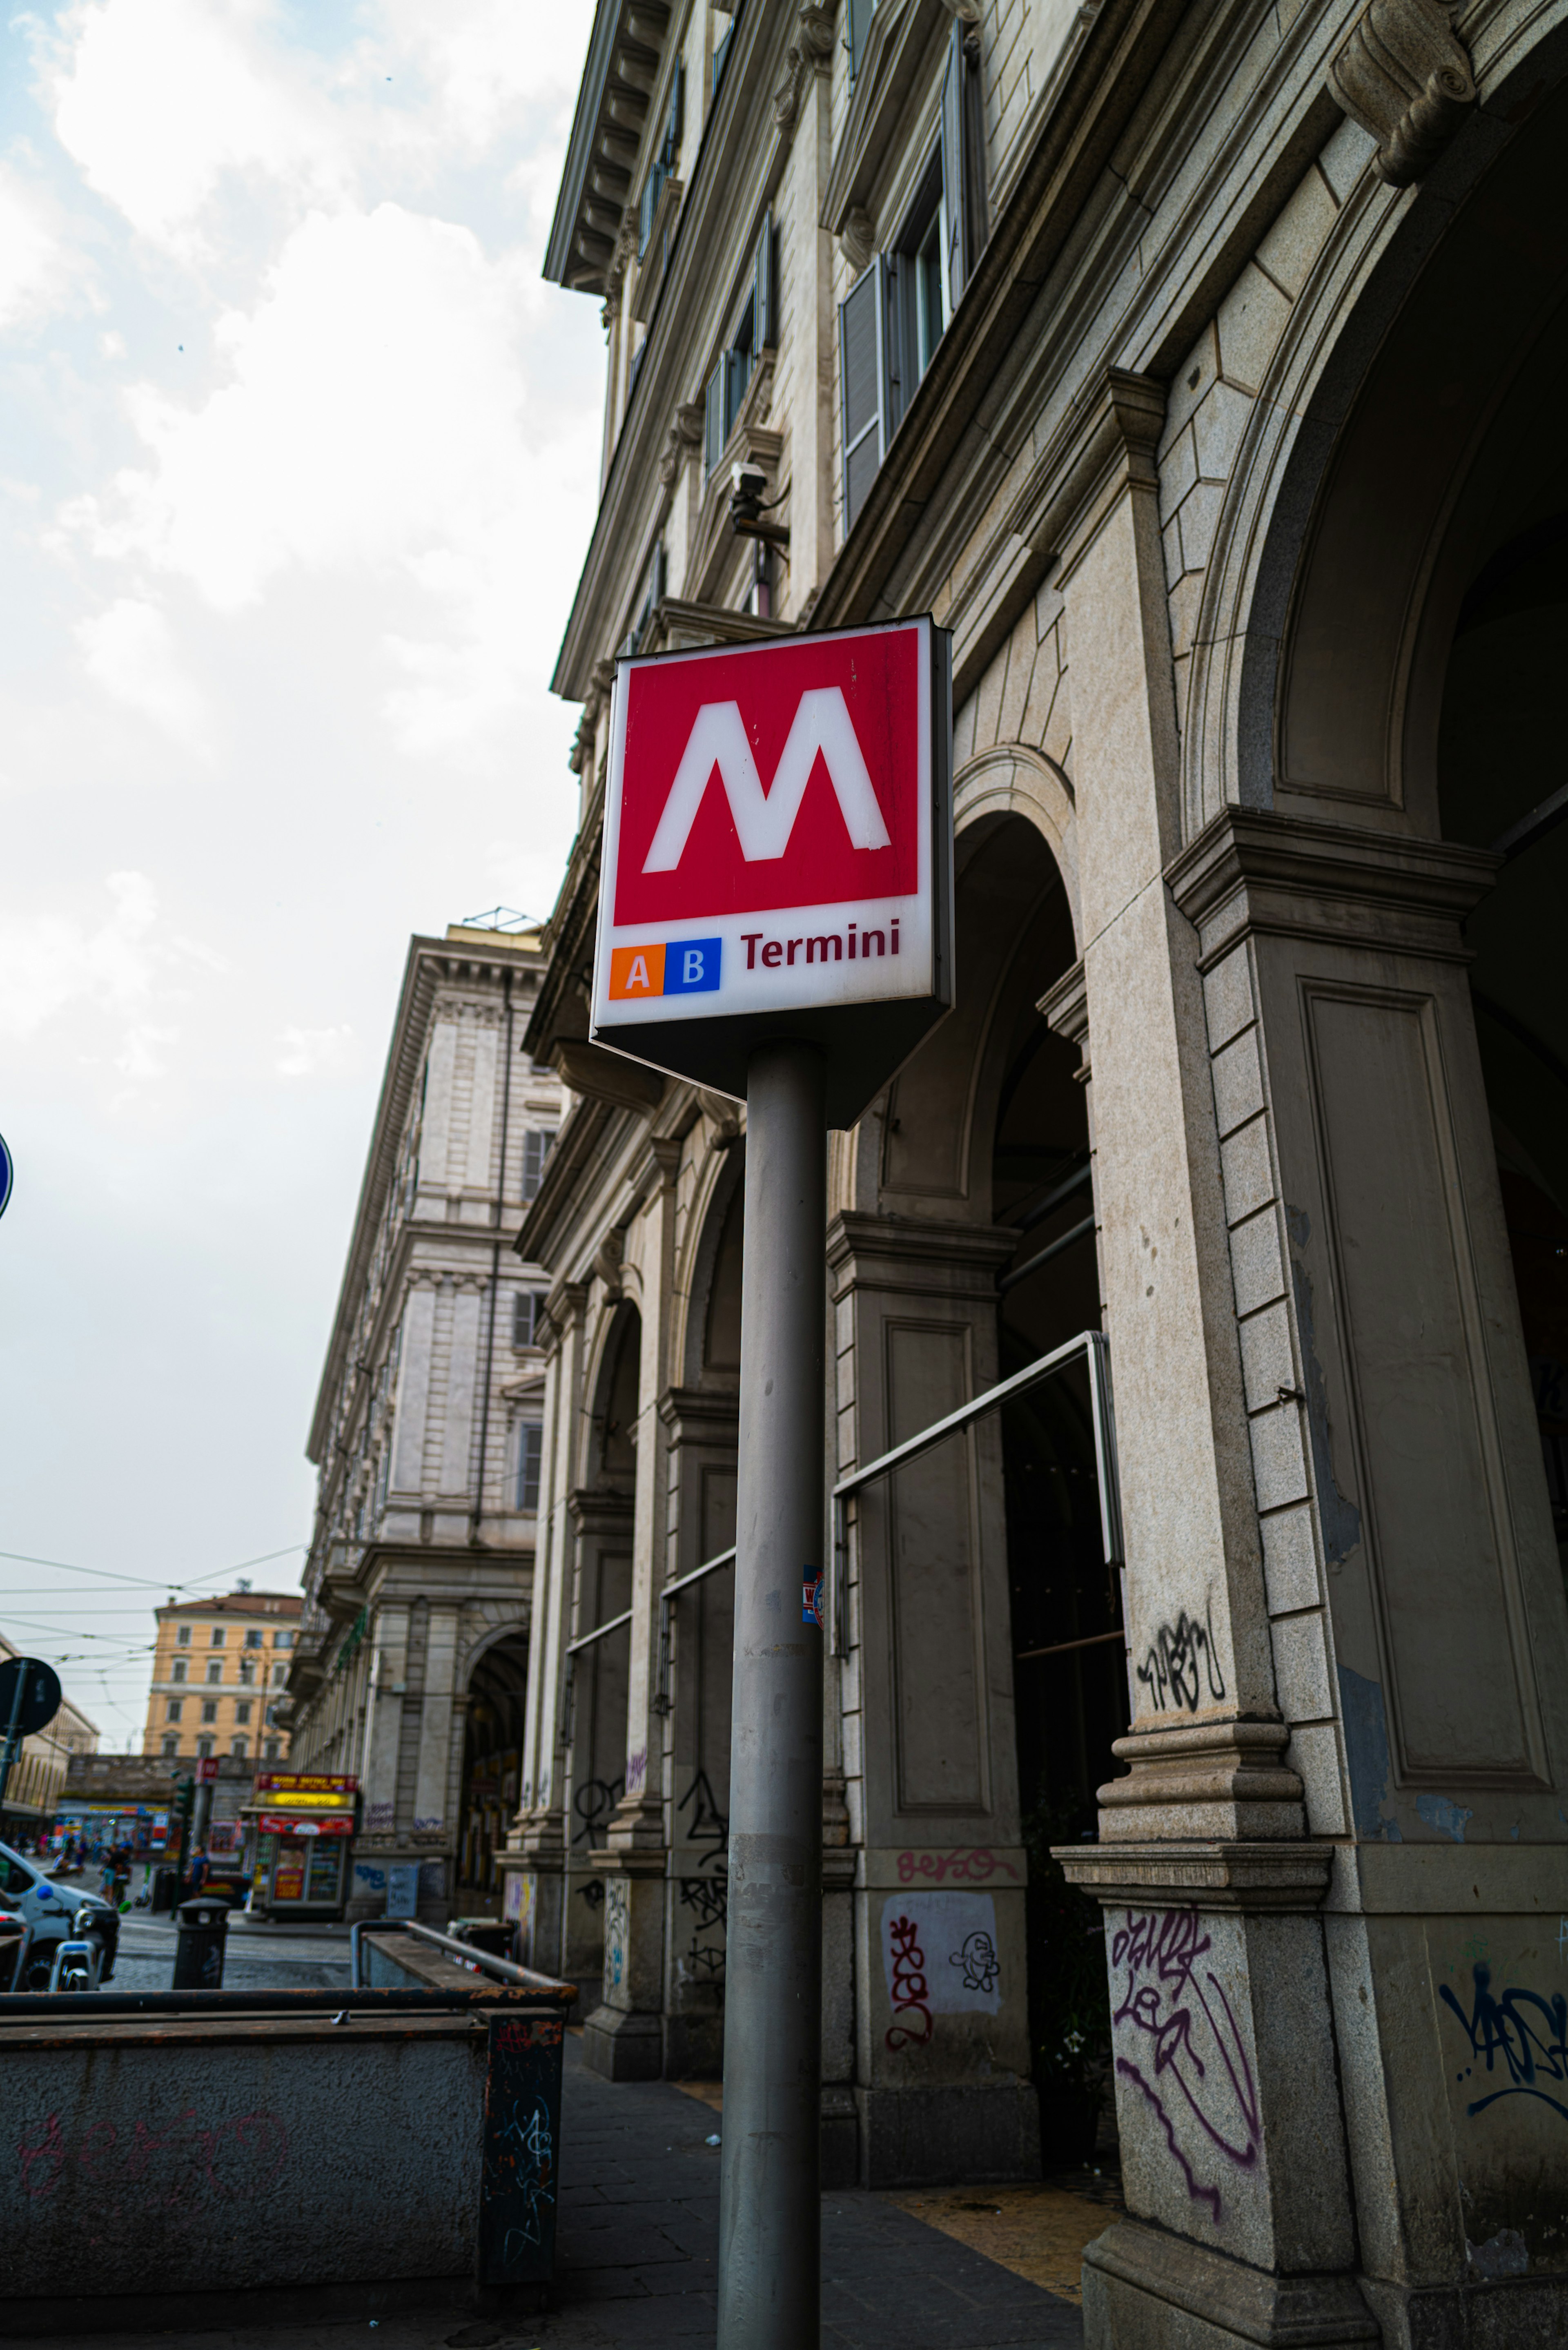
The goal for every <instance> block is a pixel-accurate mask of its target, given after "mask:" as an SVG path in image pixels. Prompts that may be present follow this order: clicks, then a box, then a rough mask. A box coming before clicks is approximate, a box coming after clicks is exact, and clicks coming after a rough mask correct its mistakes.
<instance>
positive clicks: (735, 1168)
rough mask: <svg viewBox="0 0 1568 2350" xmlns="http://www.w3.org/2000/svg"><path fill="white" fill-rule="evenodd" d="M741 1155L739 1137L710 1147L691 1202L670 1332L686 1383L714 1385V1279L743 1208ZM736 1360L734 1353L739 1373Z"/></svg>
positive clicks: (719, 1273) (720, 1271) (742, 1145)
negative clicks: (676, 1309)
mask: <svg viewBox="0 0 1568 2350" xmlns="http://www.w3.org/2000/svg"><path fill="white" fill-rule="evenodd" d="M745 1159H746V1146H745V1140H744V1138H743V1137H736V1138H732V1139H731V1140H730V1141H729V1143H728V1147H727V1148H725V1149H721V1150H714V1151H713V1152H711V1154H710V1157H709V1163H708V1165H707V1166H706V1167H705V1168H704V1169H703V1170H702V1172H701V1176H700V1177H699V1180H698V1191H697V1196H696V1198H695V1199H694V1200H693V1201H692V1203H691V1211H690V1216H689V1222H688V1229H687V1234H686V1247H685V1250H684V1255H685V1267H684V1277H683V1278H682V1279H681V1280H680V1281H679V1283H678V1284H677V1288H678V1294H679V1296H680V1310H681V1318H680V1322H679V1324H678V1326H677V1327H676V1329H675V1331H674V1333H673V1336H672V1344H671V1350H670V1351H671V1359H672V1362H673V1364H674V1365H675V1366H676V1367H677V1369H678V1371H679V1375H680V1378H681V1379H682V1380H683V1381H684V1383H685V1384H686V1385H687V1386H688V1387H693V1388H694V1387H701V1386H703V1385H704V1384H713V1381H712V1379H711V1373H712V1371H713V1370H714V1368H715V1366H714V1365H713V1364H712V1363H711V1362H710V1359H709V1355H710V1343H709V1342H710V1330H709V1326H710V1322H711V1315H712V1311H713V1305H714V1295H713V1292H714V1283H715V1280H716V1279H720V1280H722V1279H723V1278H724V1277H725V1273H726V1271H727V1270H728V1268H722V1266H721V1258H722V1255H723V1253H724V1252H725V1249H726V1244H727V1242H728V1243H730V1244H732V1243H733V1242H734V1240H735V1238H736V1235H735V1234H734V1233H733V1232H732V1230H731V1220H732V1218H735V1219H738V1218H739V1217H740V1215H741V1214H742V1197H743V1193H744V1190H745ZM738 1362H739V1357H736V1368H735V1378H738V1377H739V1370H738ZM725 1368H726V1369H727V1368H728V1366H725Z"/></svg>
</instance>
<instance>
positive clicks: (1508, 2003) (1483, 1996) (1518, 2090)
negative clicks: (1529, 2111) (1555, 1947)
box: [1438, 1959, 1568, 2122]
mask: <svg viewBox="0 0 1568 2350" xmlns="http://www.w3.org/2000/svg"><path fill="white" fill-rule="evenodd" d="M1470 1986H1471V1991H1472V2002H1471V2006H1470V2012H1469V2014H1468V2015H1467V2014H1466V2013H1465V2011H1464V2008H1463V2006H1462V2005H1461V2003H1460V2002H1459V2000H1458V1999H1457V1998H1456V1997H1455V1995H1454V1993H1453V1991H1450V1989H1449V1986H1448V1984H1447V1983H1440V1984H1439V1985H1438V1997H1439V1998H1440V1999H1441V2000H1442V2001H1443V2002H1444V2004H1445V2005H1446V2006H1448V2007H1449V2008H1450V2009H1451V2010H1452V2011H1453V2012H1454V2014H1455V2015H1457V2016H1458V2018H1459V2023H1460V2026H1461V2028H1462V2030H1463V2032H1464V2034H1465V2037H1466V2039H1467V2040H1468V2041H1469V2050H1470V2055H1471V2058H1472V2060H1473V2061H1472V2063H1470V2064H1467V2065H1465V2066H1464V2067H1463V2069H1462V2070H1461V2072H1460V2073H1459V2079H1460V2080H1461V2081H1464V2080H1471V2079H1473V2078H1474V2077H1475V2071H1476V2067H1477V2065H1480V2064H1485V2067H1486V2072H1487V2076H1488V2079H1489V2081H1491V2080H1495V2081H1498V2083H1499V2085H1498V2086H1497V2087H1496V2088H1490V2087H1489V2088H1488V2089H1487V2090H1486V2092H1485V2094H1484V2095H1480V2096H1478V2097H1473V2098H1472V2099H1471V2100H1470V2102H1469V2104H1468V2105H1467V2106H1466V2107H1465V2111H1466V2113H1467V2114H1468V2115H1469V2116H1470V2117H1471V2119H1472V2120H1473V2119H1474V2117H1475V2116H1476V2115H1477V2114H1482V2113H1485V2111H1486V2109H1487V2107H1488V2106H1495V2105H1497V2104H1498V2103H1499V2102H1500V2100H1501V2099H1502V2098H1504V2097H1539V2099H1540V2100H1541V2103H1542V2105H1543V2106H1551V2108H1552V2112H1553V2113H1554V2114H1561V2115H1562V2116H1563V2120H1564V2121H1565V2122H1568V2104H1564V2102H1563V2098H1562V2096H1560V2095H1559V2096H1552V2095H1551V2094H1550V2092H1549V2091H1548V2090H1546V2089H1545V2088H1543V2087H1542V2083H1543V2082H1546V2081H1551V2082H1553V2083H1560V2082H1568V2045H1565V2044H1564V2036H1565V2033H1568V1998H1565V1997H1564V1996H1563V1992H1562V1991H1552V1992H1549V1993H1543V1992H1542V1991H1523V1990H1521V1988H1520V1987H1519V1986H1518V1985H1517V1984H1511V1985H1510V1986H1509V1988H1508V1990H1507V1991H1493V1989H1492V1987H1491V1969H1490V1966H1488V1965H1487V1964H1486V1963H1485V1961H1484V1960H1479V1959H1478V1960H1476V1962H1475V1964H1474V1965H1473V1966H1472V1967H1471V1969H1470Z"/></svg>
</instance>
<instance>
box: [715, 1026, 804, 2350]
mask: <svg viewBox="0 0 1568 2350" xmlns="http://www.w3.org/2000/svg"><path fill="white" fill-rule="evenodd" d="M824 1079H825V1068H824V1063H823V1059H822V1056H821V1055H820V1054H819V1053H817V1052H816V1051H815V1050H814V1049H813V1048H812V1047H811V1046H810V1045H794V1044H787V1043H773V1044H766V1045H760V1046H759V1047H758V1048H757V1049H756V1050H755V1051H754V1052H753V1054H752V1055H751V1059H750V1063H749V1067H748V1082H747V1090H746V1201H745V1218H746V1224H745V1230H746V1245H745V1253H744V1257H743V1259H742V1296H741V1411H740V1475H739V1490H738V1494H737V1508H736V1545H735V1551H736V1555H735V1679H734V1700H733V1709H734V1710H733V1728H732V1747H731V1765H730V1846H729V1925H728V1957H727V1961H726V1966H725V2004H724V2128H723V2156H722V2170H721V2182H720V2200H719V2264H720V2265H719V2345H720V2350H817V2343H818V2340H819V2335H820V2306H821V2252H820V2234H821V2221H820V2200H819V2197H820V2186H819V2176H820V2157H819V2151H818V2140H819V2134H820V2129H821V2120H820V2102H821V2101H820V2088H819V2084H820V2080H821V2073H822V1674H823V1648H822V1643H823V1632H822V1613H823V1609H822V1593H823V1588H824V1586H823V1579H822V1570H823V1567H824V1565H826V1561H825V1559H824V1557H823V1555H822V1540H823V1514H822V1513H823V1409H824V1402H823V1396H824V1390H823V1378H824V1313H825V1307H824V1250H825V1244H826V1206H827V1172H826V1170H827V1129H826V1118H825V1102H824Z"/></svg>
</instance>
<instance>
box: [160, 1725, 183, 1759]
mask: <svg viewBox="0 0 1568 2350" xmlns="http://www.w3.org/2000/svg"><path fill="white" fill-rule="evenodd" d="M163 1752H165V1754H178V1753H179V1752H180V1733H179V1731H177V1730H171V1731H170V1733H169V1735H168V1737H167V1738H166V1739H165V1740H164V1741H163Z"/></svg>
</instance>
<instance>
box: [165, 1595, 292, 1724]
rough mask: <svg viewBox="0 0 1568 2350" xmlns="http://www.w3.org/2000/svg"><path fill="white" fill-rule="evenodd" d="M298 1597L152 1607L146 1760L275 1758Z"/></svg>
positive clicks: (195, 1601)
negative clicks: (149, 1757)
mask: <svg viewBox="0 0 1568 2350" xmlns="http://www.w3.org/2000/svg"><path fill="white" fill-rule="evenodd" d="M300 1607H301V1601H300V1596H299V1594H298V1592H297V1591H253V1590H252V1589H251V1588H250V1586H248V1584H241V1585H240V1586H237V1587H236V1588H235V1589H234V1590H233V1591H230V1592H226V1593H225V1594H224V1595H223V1596H222V1597H221V1598H213V1599H178V1600H176V1599H171V1601H170V1602H169V1604H168V1606H167V1607H155V1608H154V1609H153V1611H152V1613H153V1619H154V1622H155V1623H156V1625H157V1627H158V1629H157V1633H156V1636H155V1638H154V1641H153V1648H152V1679H151V1685H150V1687H149V1689H148V1692H147V1727H146V1730H145V1731H143V1733H142V1741H141V1751H142V1752H143V1754H148V1755H151V1754H158V1755H162V1756H172V1755H184V1756H187V1757H190V1756H201V1757H205V1756H207V1755H210V1754H217V1755H224V1754H226V1755H230V1756H234V1757H237V1758H239V1759H241V1760H243V1759H244V1758H245V1757H246V1756H249V1757H250V1758H251V1760H252V1761H253V1762H254V1761H258V1760H259V1761H261V1762H264V1763H282V1762H286V1760H287V1758H288V1737H287V1733H286V1731H284V1730H283V1729H282V1727H281V1726H280V1724H279V1723H278V1721H276V1719H275V1708H276V1706H277V1704H278V1702H279V1700H281V1698H282V1696H283V1692H284V1690H285V1689H286V1687H287V1683H288V1669H289V1666H290V1664H291V1662H292V1661H293V1653H294V1644H295V1639H296V1635H297V1633H298V1628H299V1611H300Z"/></svg>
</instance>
